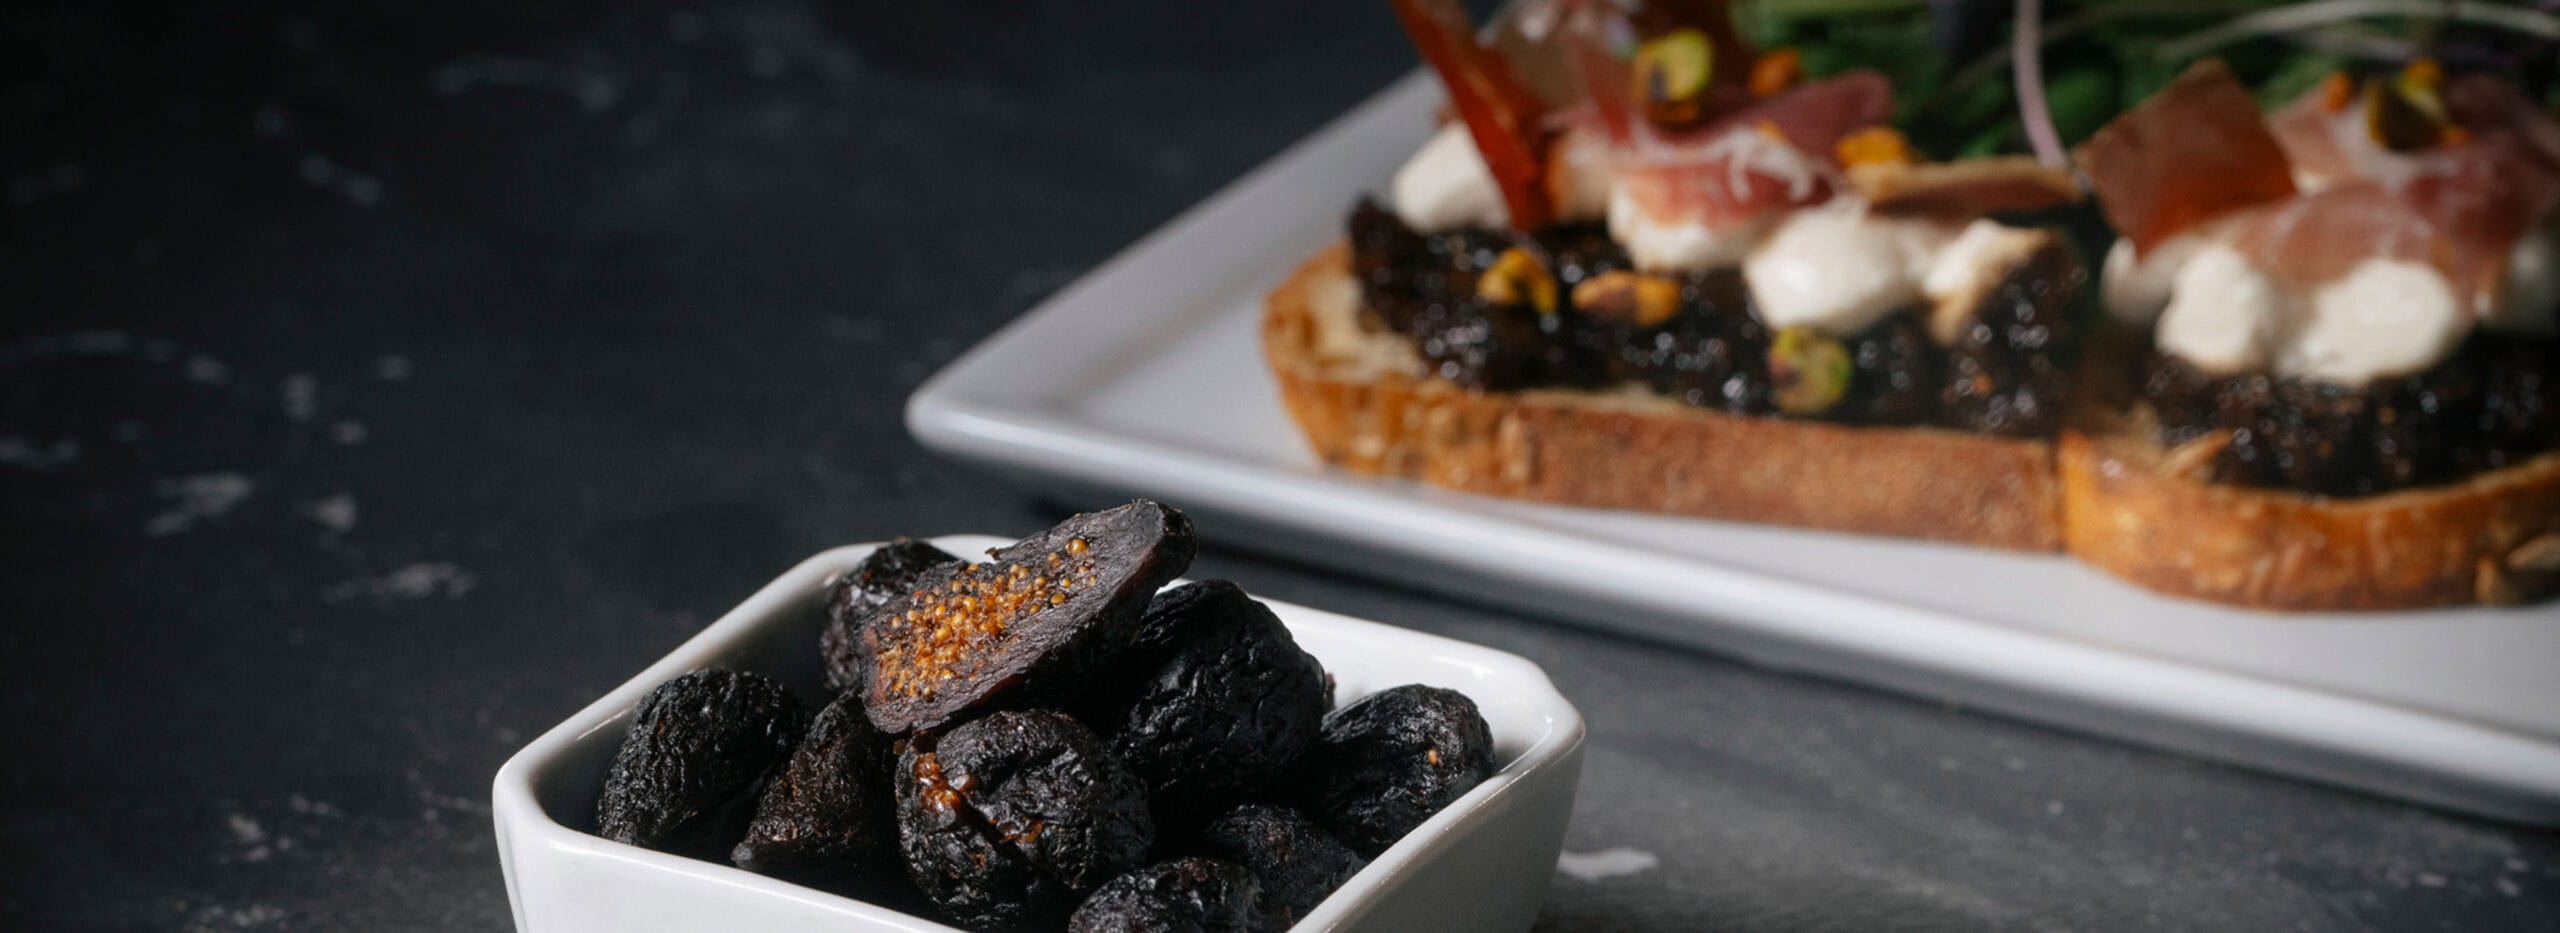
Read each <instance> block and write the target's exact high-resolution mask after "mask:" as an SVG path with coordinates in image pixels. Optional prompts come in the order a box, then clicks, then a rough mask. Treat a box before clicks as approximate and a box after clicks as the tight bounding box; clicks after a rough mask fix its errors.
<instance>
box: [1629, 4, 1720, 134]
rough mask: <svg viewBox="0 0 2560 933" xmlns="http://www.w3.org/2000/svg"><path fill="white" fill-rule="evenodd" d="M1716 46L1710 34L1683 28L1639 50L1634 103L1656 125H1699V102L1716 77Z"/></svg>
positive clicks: (1636, 61) (1648, 43)
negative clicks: (1710, 79) (1708, 38)
mask: <svg viewBox="0 0 2560 933" xmlns="http://www.w3.org/2000/svg"><path fill="white" fill-rule="evenodd" d="M1715 63H1716V51H1715V46H1714V45H1712V44H1710V43H1709V42H1707V34H1706V33H1703V32H1700V31H1698V30H1696V29H1692V28H1687V27H1683V28H1680V29H1674V30H1672V31H1670V32H1667V33H1663V34H1662V35H1660V36H1657V37H1655V38H1653V39H1650V40H1647V41H1646V42H1645V43H1644V44H1643V45H1640V46H1637V47H1636V57H1635V88H1634V92H1635V102H1636V106H1637V107H1639V108H1641V109H1642V110H1643V111H1644V113H1645V116H1646V117H1648V118H1650V119H1652V120H1653V121H1654V122H1656V123H1661V124H1665V125H1669V126H1682V125H1686V124H1689V123H1694V122H1697V120H1698V116H1699V112H1698V104H1699V101H1700V100H1701V99H1703V98H1705V97H1706V94H1707V81H1708V79H1709V78H1711V77H1712V76H1714V74H1715Z"/></svg>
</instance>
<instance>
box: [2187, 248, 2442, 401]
mask: <svg viewBox="0 0 2560 933" xmlns="http://www.w3.org/2000/svg"><path fill="white" fill-rule="evenodd" d="M2180 284H2181V286H2183V285H2184V284H2185V283H2184V282H2183V281H2181V283H2180ZM2296 317H2297V320H2295V321H2294V324H2293V328H2292V333H2291V334H2289V335H2287V339H2286V340H2285V341H2284V346H2283V347H2282V349H2281V350H2280V351H2279V352H2278V354H2277V356H2276V373H2277V374H2279V375H2285V376H2299V377H2302V378H2306V379H2317V380H2321V381H2324V382H2330V383H2335V384H2338V385H2349V386H2352V385H2360V384H2363V383H2365V382H2367V381H2370V380H2373V379H2379V378H2382V377H2385V376H2401V375H2407V374H2409V373H2414V372H2417V371H2419V370H2423V369H2426V368H2427V367H2429V366H2433V365H2435V363H2436V361H2438V360H2441V359H2444V357H2445V354H2447V353H2451V352H2453V348H2454V345H2455V344H2457V343H2460V342H2461V340H2462V336H2463V333H2464V332H2465V331H2467V330H2468V329H2469V327H2470V314H2469V313H2468V311H2466V310H2465V309H2464V308H2463V306H2462V303H2461V302H2460V300H2458V299H2457V298H2456V297H2455V296H2454V293H2453V285H2452V283H2449V282H2447V281H2445V277H2444V275H2443V274H2442V273H2439V272H2437V271H2436V270H2435V268H2434V267H2432V266H2429V265H2426V264H2424V263H2416V262H2408V261H2404V260H2397V259H2367V260H2365V261H2363V262H2360V263H2357V264H2356V266H2355V268H2353V269H2350V270H2348V271H2347V274H2345V275H2343V276H2339V277H2338V278H2337V279H2335V280H2333V281H2329V282H2326V283H2323V284H2322V285H2321V286H2320V287H2319V288H2317V289H2315V290H2313V292H2312V293H2311V295H2310V296H2309V300H2308V302H2307V303H2306V304H2305V306H2303V307H2301V308H2300V310H2298V311H2297V312H2296ZM2162 323H2163V324H2164V325H2165V324H2166V323H2167V322H2166V321H2165V320H2164V321H2163V322H2162ZM2162 332H2163V334H2164V335H2165V334H2166V328H2165V326H2164V328H2163V331H2162Z"/></svg>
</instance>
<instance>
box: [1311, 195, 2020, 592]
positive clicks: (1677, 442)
mask: <svg viewBox="0 0 2560 933" xmlns="http://www.w3.org/2000/svg"><path fill="white" fill-rule="evenodd" d="M1358 300H1359V290H1358V287H1357V285H1356V283H1354V282H1353V281H1352V280H1351V273H1350V258H1349V252H1348V250H1347V248H1346V247H1345V246H1343V245H1342V244H1335V245H1334V246H1333V247H1331V248H1329V249H1327V250H1325V251H1323V252H1321V253H1318V254H1317V255H1316V256H1315V257H1314V258H1312V259H1310V260H1308V261H1307V262H1306V263H1305V264H1304V265H1302V266H1300V267H1299V268H1298V270H1297V271H1296V273H1294V274H1292V275H1291V276H1290V277H1289V279H1288V280H1287V281H1285V282H1283V283H1282V284H1281V285H1280V287H1279V288H1277V289H1275V290H1274V291H1273V292H1272V293H1271V295H1270V298H1269V300H1268V302H1267V304H1266V306H1265V310H1264V316H1263V328H1262V337H1263V340H1262V345H1263V354H1264V357H1265V360H1266V362H1267V363H1269V365H1270V368H1271V372H1272V375H1273V377H1274V378H1275V380H1276V381H1277V382H1278V384H1279V388H1280V397H1281V400H1282V401H1283V402H1284V403H1285V404H1286V405H1287V407H1288V410H1289V414H1290V417H1291V418H1293V419H1295V420H1296V421H1297V423H1298V427H1299V429H1300V430H1301V431H1302V432H1303V433H1304V434H1305V435H1306V438H1307V441H1308V444H1309V445H1310V446H1311V447H1313V448H1314V450H1315V452H1316V454H1317V456H1319V457H1321V458H1323V459H1324V460H1325V461H1326V462H1328V463H1333V464H1336V465H1339V466H1342V467H1345V468H1348V469H1351V470H1355V471H1358V472H1362V473H1372V474H1380V475H1388V476H1401V477H1409V478H1414V479H1420V480H1423V481H1425V482H1429V483H1432V484H1435V485H1439V486H1444V487H1448V488H1451V489H1458V490H1463V491H1466V492H1473V493H1482V494H1487V495H1495V496H1504V497H1509V498H1518V499H1530V500H1535V501H1540V502H1553V503H1560V504H1567V505H1579V506H1592V507H1598V508H1617V509H1636V510H1643V511H1650V512H1663V513H1669V514H1677V515H1690V516H1697V517H1703V518H1718V519H1729V520H1735V521H1748V522H1765V523H1773V524H1785V525H1797V526H1803V527H1809V528H1821V529H1828V530H1833V531H1847V532H1858V533H1865V534H1878V535H1893V536H1899V537H1911V538H1928V539H1934V540H1942V541H1955V542H1962V543H1967V544H1975V545H1981V546H1986V547H1996V548H2007V549H2013V550H2024V551H2051V550H2055V549H2056V548H2058V547H2060V545H2061V542H2062V531H2061V516H2060V510H2059V502H2060V491H2059V486H2058V484H2057V483H2056V481H2055V474H2054V469H2053V463H2054V452H2053V445H2052V444H2051V443H2049V442H2046V441H2042V440H2033V439H2015V438H2001V437H1991V436H1987V435H1979V434H1972V433H1967V432H1962V431H1951V430H1944V429H1939V428H1877V427H1854V426H1847V425H1838V424H1829V423H1824V422H1817V421H1800V420H1792V419H1783V418H1760V417H1749V416H1741V415H1732V414H1727V413H1724V412H1719V411H1711V410H1706V409H1701V408H1697V407H1694V406H1689V405H1684V404H1681V403H1678V402H1675V401H1672V400H1669V399H1665V398H1661V397H1659V396H1654V395H1651V394H1650V393H1643V392H1639V391H1635V390H1623V391H1614V392H1576V391H1561V390H1556V391H1550V390H1531V391H1525V392H1482V391H1474V390H1469V389H1465V388H1461V387H1459V386H1458V385H1456V384H1454V383H1451V382H1448V381H1446V380H1441V379H1433V378H1427V377H1426V376H1425V375H1424V374H1423V369H1422V364H1421V361H1420V360H1419V359H1418V358H1416V357H1414V356H1413V354H1412V351H1411V349H1410V348H1409V347H1406V346H1405V345H1404V344H1403V341H1402V340H1401V339H1400V338H1397V337H1396V336H1394V335H1392V334H1387V333H1382V332H1374V331H1368V330H1366V329H1365V327H1364V325H1363V319H1362V318H1361V316H1360V315H1359V314H1358V313H1357V311H1358ZM1346 303H1348V307H1345V304H1346ZM1346 329H1353V330H1356V331H1357V332H1355V333H1345V330H1346ZM1399 352H1400V353H1401V356H1398V355H1397V354H1398V353H1399Z"/></svg>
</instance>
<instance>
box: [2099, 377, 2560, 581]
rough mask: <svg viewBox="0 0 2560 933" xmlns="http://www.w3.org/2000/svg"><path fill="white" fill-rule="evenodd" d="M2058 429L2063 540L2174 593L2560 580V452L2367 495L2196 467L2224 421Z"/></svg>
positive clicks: (2140, 415) (2139, 409)
mask: <svg viewBox="0 0 2560 933" xmlns="http://www.w3.org/2000/svg"><path fill="white" fill-rule="evenodd" d="M2082 415H2083V421H2082V424H2083V426H2084V427H2085V430H2083V429H2077V428H2075V429H2073V430H2067V431H2065V432H2064V433H2063V437H2062V458H2061V469H2062V515H2063V534H2064V536H2065V538H2066V539H2067V540H2066V541H2065V547H2066V548H2067V549H2069V550H2070V551H2071V553H2072V554H2073V555H2074V556H2076V557H2078V558H2080V559H2081V560H2084V561H2088V562H2089V563H2091V564H2095V565H2097V566H2098V567H2100V568H2102V569H2104V570H2106V571H2108V572H2110V573H2113V574H2115V575H2116V576H2119V577H2123V578H2124V579H2126V580H2130V581H2132V582H2134V583H2137V584H2140V585H2142V586H2145V587H2149V588H2151V589H2154V590H2158V591H2160V592H2163V593H2169V594H2173V595H2177V596H2187V597H2193V598H2198V599H2208V600H2213V601H2216V602H2224V603H2236V604H2239V605H2243V606H2254V607H2258V608H2265V609H2297V610H2307V609H2406V608H2418V607H2426V606H2448V605H2462V604H2468V603H2514V602H2523V601H2528V600H2532V599H2536V598H2538V597H2541V596H2547V595H2550V594H2552V593H2553V592H2554V591H2555V590H2560V453H2545V454H2543V455H2541V456H2538V457H2535V458H2533V459H2531V460H2527V461H2525V462H2523V463H2519V464H2514V465H2510V466H2507V467H2504V468H2501V469H2498V470H2494V471H2491V472H2488V473H2483V474H2480V475H2478V476H2474V477H2471V478H2470V479H2467V480H2464V481H2462V482H2459V483H2453V484H2449V485H2444V486H2432V487H2426V488H2420V489H2406V490H2401V491H2399V492H2393V493H2388V494H2384V495H2379V496H2371V497H2366V498H2358V499H2332V498H2328V497H2325V496H2315V495H2309V494H2305V493H2299V492H2293V491H2290V490H2272V489H2251V488H2246V487H2238V486H2229V485H2221V484H2214V483H2208V482H2205V481H2204V480H2203V479H2201V476H2202V474H2203V471H2204V468H2205V464H2207V463H2209V462H2210V461H2211V460H2212V458H2213V455H2214V454H2215V453H2216V452H2217V451H2218V449H2219V447H2220V445H2222V444H2225V443H2228V436H2227V435H2214V436H2208V437H2205V438H2200V439H2198V440H2196V441H2193V442H2190V443H2188V444H2185V445H2181V446H2179V447H2177V448H2175V449H2163V448H2162V447H2161V446H2160V445H2158V444H2156V443H2154V442H2153V441H2152V438H2153V437H2154V436H2155V435H2154V434H2153V433H2152V420H2151V416H2150V412H2149V410H2148V408H2147V407H2145V406H2141V405H2134V406H2130V407H2126V408H2122V409H2119V410H2117V411H2115V412H2112V413H2098V412H2082Z"/></svg>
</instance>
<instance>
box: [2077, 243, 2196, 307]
mask: <svg viewBox="0 0 2560 933" xmlns="http://www.w3.org/2000/svg"><path fill="white" fill-rule="evenodd" d="M2209 242H2210V241H2209V240H2208V239H2207V238H2205V237H2203V236H2199V235H2197V234H2194V233H2181V234H2179V235H2177V236H2173V237H2170V238H2168V239H2166V240H2162V241H2160V242H2158V243H2156V244H2153V245H2152V247H2151V251H2150V252H2149V253H2146V254H2144V255H2143V256H2142V257H2141V258H2138V259H2137V258H2135V256H2134V252H2133V241H2132V240H2128V239H2125V238H2123V237H2118V238H2116V245H2114V246H2111V247H2108V248H2107V259H2106V263H2105V264H2104V265H2103V266H2101V267H2100V269H2099V271H2098V292H2099V301H2100V302H2101V303H2103V304H2105V305H2106V307H2107V313H2108V314H2109V315H2112V316H2113V317H2114V318H2115V319H2116V320H2117V321H2120V322H2123V323H2125V324H2128V325H2131V326H2135V327H2141V326H2143V325H2146V324H2149V323H2151V322H2152V321H2153V320H2156V319H2158V318H2159V317H2160V311H2161V309H2164V308H2167V307H2168V306H2169V291H2170V287H2171V286H2172V285H2173V284H2175V283H2176V282H2177V280H2178V270H2180V269H2183V268H2185V267H2186V265H2187V260H2189V259H2193V258H2195V255H2196V254H2197V253H2198V252H2201V251H2203V250H2204V248H2205V246H2206V245H2207V244H2208V243H2209Z"/></svg>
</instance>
